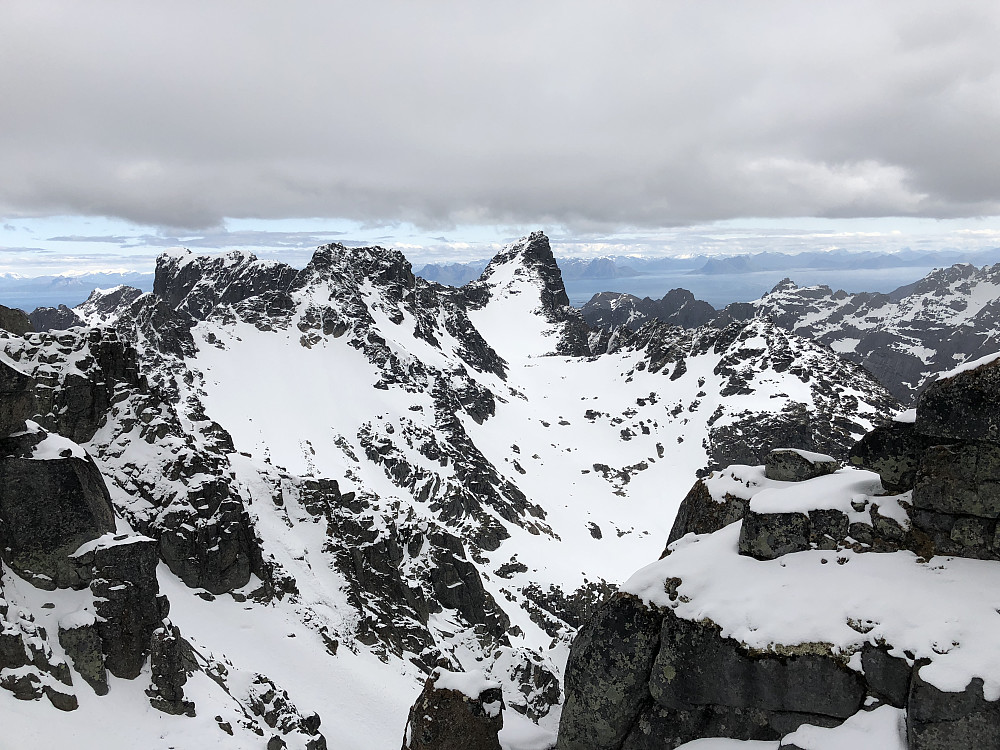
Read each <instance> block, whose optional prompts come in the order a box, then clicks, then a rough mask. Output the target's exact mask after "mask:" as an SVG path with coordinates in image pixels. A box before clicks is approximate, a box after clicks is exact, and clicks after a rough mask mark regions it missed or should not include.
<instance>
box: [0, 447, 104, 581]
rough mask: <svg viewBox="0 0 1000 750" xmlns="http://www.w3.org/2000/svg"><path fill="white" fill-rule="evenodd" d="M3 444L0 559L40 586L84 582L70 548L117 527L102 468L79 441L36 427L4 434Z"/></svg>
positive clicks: (75, 547) (0, 459) (83, 576)
mask: <svg viewBox="0 0 1000 750" xmlns="http://www.w3.org/2000/svg"><path fill="white" fill-rule="evenodd" d="M3 447H4V448H5V449H6V452H7V455H5V456H3V457H0V548H2V553H0V554H2V557H3V560H4V561H5V562H6V563H7V564H8V565H10V566H11V568H13V569H14V571H16V572H17V574H18V575H20V576H21V577H23V578H26V579H28V580H31V581H32V582H33V583H35V585H37V586H39V587H42V588H56V587H74V588H82V587H84V586H86V585H87V582H88V579H87V578H86V576H85V575H84V574H83V572H82V571H81V568H80V566H79V565H78V564H77V563H76V561H75V560H74V559H72V558H71V554H72V553H73V552H74V551H75V550H76V549H77V548H78V547H79V546H80V545H82V544H83V543H85V542H88V541H91V540H93V539H96V538H97V537H99V536H101V535H102V534H104V533H106V532H108V531H113V530H114V528H115V521H114V511H113V509H112V507H111V497H110V495H109V494H108V489H107V487H106V486H105V485H104V478H103V477H102V476H101V473H100V471H99V470H98V469H97V467H96V466H95V465H94V463H93V461H92V460H91V459H90V458H89V457H88V456H87V455H86V454H85V453H84V452H83V450H82V449H81V448H80V447H79V446H76V445H75V444H74V443H72V442H70V441H68V440H66V439H65V438H58V437H57V436H53V435H47V434H45V433H44V432H40V431H37V430H36V431H35V432H31V433H27V434H24V435H22V436H20V437H19V438H17V439H16V440H15V439H8V440H7V441H4V445H3Z"/></svg>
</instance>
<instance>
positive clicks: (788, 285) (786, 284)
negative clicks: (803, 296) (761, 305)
mask: <svg viewBox="0 0 1000 750" xmlns="http://www.w3.org/2000/svg"><path fill="white" fill-rule="evenodd" d="M796 289H798V287H797V286H796V285H795V282H794V281H792V280H791V279H790V278H788V277H787V276H786V277H785V278H783V279H782V280H781V281H779V282H778V283H777V284H775V285H774V288H773V289H771V291H770V292H768V294H777V293H778V292H790V291H794V290H796Z"/></svg>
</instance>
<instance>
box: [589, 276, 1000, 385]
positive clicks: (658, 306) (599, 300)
mask: <svg viewBox="0 0 1000 750" xmlns="http://www.w3.org/2000/svg"><path fill="white" fill-rule="evenodd" d="M583 316H584V318H585V319H586V321H587V322H588V323H589V324H590V325H594V326H598V327H611V328H614V327H620V326H624V327H627V328H629V329H631V330H636V329H638V328H639V327H640V326H641V325H643V324H644V323H645V322H646V321H648V320H650V319H658V320H662V321H666V322H669V323H673V324H675V325H681V326H688V327H691V326H697V325H702V324H704V323H706V322H714V324H715V325H727V324H728V323H730V322H732V321H733V320H746V319H748V318H752V317H760V318H765V319H769V320H772V321H774V322H775V323H776V324H777V325H779V326H780V327H782V328H784V329H786V330H788V331H792V332H794V333H796V334H798V335H800V336H805V337H808V338H812V339H814V340H816V341H819V342H820V343H823V344H826V345H828V346H830V347H831V348H832V349H833V350H834V351H836V352H838V353H839V354H840V355H841V356H843V357H845V358H846V359H849V360H850V361H852V362H856V363H857V364H860V365H862V366H864V367H865V369H867V370H868V371H869V372H871V373H872V374H873V375H874V376H875V377H876V379H878V381H879V382H881V383H882V384H883V385H884V386H885V387H886V388H888V389H889V391H890V392H891V393H892V394H893V395H894V396H896V398H898V399H900V400H901V401H903V402H904V403H912V402H913V400H914V399H915V397H916V394H917V393H918V392H919V390H920V388H921V386H923V384H924V383H925V382H926V381H927V379H928V378H929V377H931V376H932V375H935V374H936V373H939V372H943V371H946V370H948V369H950V368H952V367H953V366H955V365H956V364H960V363H962V362H967V361H972V360H975V359H978V358H979V357H981V356H985V355H987V354H992V353H994V352H996V351H1000V340H998V339H997V329H998V324H1000V265H995V266H984V267H982V268H977V267H975V266H971V265H967V264H959V265H954V266H951V267H950V268H941V269H937V270H935V271H933V272H931V273H930V274H928V275H927V276H926V277H925V278H923V279H921V280H920V281H917V282H915V283H913V284H909V285H907V286H903V287H900V288H899V289H897V290H896V291H894V292H891V293H890V294H879V293H869V292H863V293H857V294H848V293H847V292H844V291H839V290H838V291H834V290H832V289H831V288H830V287H828V286H810V287H798V286H796V285H795V284H794V283H793V282H792V281H791V280H789V279H785V280H784V281H782V282H781V283H780V284H778V285H777V286H775V287H774V289H772V290H771V292H769V293H768V294H765V295H764V296H763V297H761V298H760V299H758V300H755V301H753V302H749V303H734V304H731V305H728V306H727V307H726V308H725V309H723V310H721V311H714V310H713V309H712V308H711V306H710V305H708V303H706V302H702V301H700V300H695V299H694V297H693V296H692V295H691V294H690V293H689V292H685V290H682V289H675V290H673V291H671V292H670V293H669V294H667V295H666V296H665V297H664V298H663V299H662V300H651V299H649V298H645V299H639V298H637V297H634V296H632V295H625V294H616V293H612V292H604V293H602V294H599V295H595V296H594V298H593V299H592V300H591V301H590V302H588V303H587V304H586V305H585V306H584V308H583Z"/></svg>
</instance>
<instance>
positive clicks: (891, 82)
mask: <svg viewBox="0 0 1000 750" xmlns="http://www.w3.org/2000/svg"><path fill="white" fill-rule="evenodd" d="M997 38H1000V5H998V4H997V3H995V2H993V1H992V0H985V1H980V2H961V0H958V1H956V2H950V3H940V2H937V0H934V1H933V2H929V1H927V2H925V1H923V0H906V2H893V1H892V0H888V1H883V2H879V3H871V2H863V3H862V2H815V3H813V2H810V3H803V2H798V1H795V0H788V1H786V2H768V1H766V0H765V1H763V2H731V1H730V0H725V1H723V0H716V1H714V2H713V1H712V0H708V1H703V2H698V3H687V2H624V3H606V2H585V1H584V0H572V1H567V2H551V3H527V2H523V3H522V2H504V3H476V2H467V1H465V0H463V1H461V2H458V1H456V2H446V1H444V0H442V2H435V3H414V2H394V3H357V2H331V3H320V2H301V3H280V4H279V3H266V2H245V1H240V2H236V1H230V2H223V1H221V0H220V1H218V2H213V3H199V2H171V3H154V2H141V1H136V2H129V3H120V2H103V1H101V0H95V1H94V2H87V3H79V2H72V1H71V0H66V1H65V2H55V1H53V2H47V1H45V0H23V1H22V0H11V1H10V2H6V3H4V4H3V5H2V6H0V91H3V92H4V95H3V97H2V99H0V163H2V164H3V179H2V180H0V217H6V218H14V217H24V216H45V215H55V214H72V215H93V216H111V217H117V218H121V219H125V220H128V221H132V222H136V223H138V224H143V225H153V226H160V227H171V228H177V229H200V228H207V227H213V226H218V225H219V224H220V223H221V222H222V221H223V219H224V218H226V217H230V218H260V219H275V218H286V217H342V218H350V219H354V220H358V221H369V222H380V221H397V222H398V221H408V222H413V223H414V224H416V225H418V226H422V227H437V226H440V227H448V226H453V225H456V224H478V223H483V224H492V223H501V224H503V223H506V224H519V225H523V224H550V225H551V224H553V223H554V224H560V225H564V226H569V227H576V228H578V229H580V230H581V231H584V230H587V229H595V230H596V229H599V230H605V229H608V228H613V227H620V226H635V227H647V228H652V227H667V226H672V225H683V224H689V223H696V222H706V221H713V220H718V219H729V218H736V217H790V216H820V217H869V216H924V217H952V216H975V215H996V214H1000V45H997V44H996V39H997Z"/></svg>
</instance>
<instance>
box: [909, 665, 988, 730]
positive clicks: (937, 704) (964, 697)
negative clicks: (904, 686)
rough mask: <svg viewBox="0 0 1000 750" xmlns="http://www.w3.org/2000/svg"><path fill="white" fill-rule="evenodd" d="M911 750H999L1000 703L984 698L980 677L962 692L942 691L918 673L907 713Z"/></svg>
mask: <svg viewBox="0 0 1000 750" xmlns="http://www.w3.org/2000/svg"><path fill="white" fill-rule="evenodd" d="M906 734H907V746H908V747H909V749H910V750H969V748H976V749H977V750H979V749H980V748H982V749H983V750H987V749H989V750H996V749H997V748H1000V701H988V700H986V699H985V698H984V697H983V681H982V680H981V679H979V678H978V677H977V678H975V679H973V680H972V682H971V683H970V684H969V685H968V686H966V688H965V690H963V691H962V692H957V693H952V692H947V691H943V690H939V689H938V688H936V687H934V686H933V685H931V684H930V683H928V682H926V681H925V680H924V679H923V678H922V677H921V676H920V670H916V671H915V673H914V675H913V680H912V683H911V685H910V694H909V700H908V701H907V711H906Z"/></svg>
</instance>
